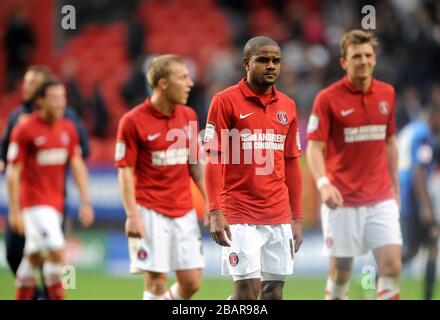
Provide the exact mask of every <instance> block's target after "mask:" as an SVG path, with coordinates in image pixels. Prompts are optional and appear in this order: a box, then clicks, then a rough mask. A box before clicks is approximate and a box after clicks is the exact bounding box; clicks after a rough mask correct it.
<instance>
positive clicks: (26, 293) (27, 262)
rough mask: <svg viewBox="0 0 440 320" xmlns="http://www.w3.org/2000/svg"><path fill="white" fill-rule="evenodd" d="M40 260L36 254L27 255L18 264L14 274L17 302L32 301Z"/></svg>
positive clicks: (35, 289)
mask: <svg viewBox="0 0 440 320" xmlns="http://www.w3.org/2000/svg"><path fill="white" fill-rule="evenodd" d="M41 263H42V258H41V256H40V254H39V253H38V252H34V253H32V254H27V255H26V256H24V257H23V258H22V260H21V262H20V265H19V267H18V269H17V273H16V280H15V285H16V291H15V298H16V299H17V300H32V299H34V297H35V294H36V291H37V274H38V270H39V268H40V267H41Z"/></svg>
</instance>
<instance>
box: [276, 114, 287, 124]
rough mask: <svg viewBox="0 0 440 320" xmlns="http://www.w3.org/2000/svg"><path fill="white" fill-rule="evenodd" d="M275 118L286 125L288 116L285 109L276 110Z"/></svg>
mask: <svg viewBox="0 0 440 320" xmlns="http://www.w3.org/2000/svg"><path fill="white" fill-rule="evenodd" d="M277 120H278V122H279V123H281V124H282V125H286V124H287V123H288V122H289V116H288V115H287V113H286V112H285V111H278V112H277Z"/></svg>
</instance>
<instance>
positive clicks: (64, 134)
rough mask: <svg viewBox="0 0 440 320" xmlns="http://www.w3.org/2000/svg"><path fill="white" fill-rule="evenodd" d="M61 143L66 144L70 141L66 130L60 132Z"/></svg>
mask: <svg viewBox="0 0 440 320" xmlns="http://www.w3.org/2000/svg"><path fill="white" fill-rule="evenodd" d="M60 139H61V143H62V144H64V145H65V146H67V145H68V144H69V142H70V137H69V134H68V133H67V132H66V131H63V132H61V134H60Z"/></svg>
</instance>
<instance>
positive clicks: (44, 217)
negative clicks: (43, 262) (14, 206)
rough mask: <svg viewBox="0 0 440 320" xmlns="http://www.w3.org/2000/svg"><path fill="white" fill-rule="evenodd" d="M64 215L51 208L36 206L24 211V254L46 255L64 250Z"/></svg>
mask: <svg viewBox="0 0 440 320" xmlns="http://www.w3.org/2000/svg"><path fill="white" fill-rule="evenodd" d="M62 222H63V215H62V214H61V213H60V212H58V211H57V210H56V209H55V208H53V207H51V206H35V207H29V208H25V209H24V210H23V223H24V235H25V238H26V240H25V245H24V253H25V254H33V253H37V252H40V253H46V252H48V251H53V250H60V249H63V248H64V245H65V240H64V234H63V230H62V228H61V224H62Z"/></svg>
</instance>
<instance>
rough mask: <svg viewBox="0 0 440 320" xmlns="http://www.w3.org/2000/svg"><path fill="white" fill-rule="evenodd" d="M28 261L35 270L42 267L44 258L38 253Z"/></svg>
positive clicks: (32, 255) (29, 257)
mask: <svg viewBox="0 0 440 320" xmlns="http://www.w3.org/2000/svg"><path fill="white" fill-rule="evenodd" d="M28 260H29V262H30V263H31V265H32V267H34V268H37V267H40V266H41V265H42V264H43V258H42V257H41V255H40V254H38V253H35V254H31V255H29V256H28Z"/></svg>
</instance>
